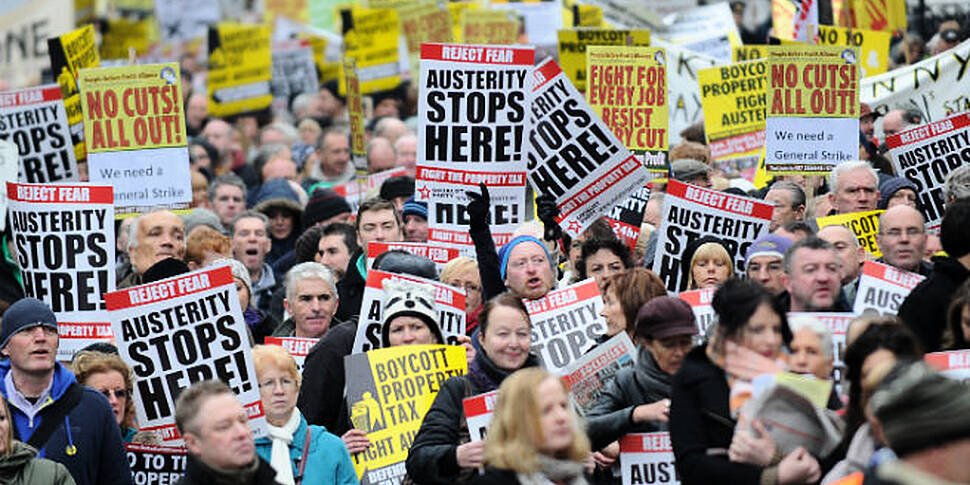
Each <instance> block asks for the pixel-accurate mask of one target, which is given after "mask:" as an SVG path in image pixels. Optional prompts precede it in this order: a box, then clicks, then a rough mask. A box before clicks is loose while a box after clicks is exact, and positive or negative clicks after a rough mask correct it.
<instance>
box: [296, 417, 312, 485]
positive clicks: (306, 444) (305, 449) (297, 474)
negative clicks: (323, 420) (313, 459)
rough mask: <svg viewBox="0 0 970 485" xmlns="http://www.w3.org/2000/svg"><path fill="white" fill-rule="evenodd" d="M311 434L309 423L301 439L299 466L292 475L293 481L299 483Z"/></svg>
mask: <svg viewBox="0 0 970 485" xmlns="http://www.w3.org/2000/svg"><path fill="white" fill-rule="evenodd" d="M311 435H313V428H311V427H310V425H309V424H307V426H306V438H304V439H303V455H302V456H300V467H299V469H298V470H297V472H296V476H295V477H293V481H294V483H296V485H300V482H302V481H303V470H305V469H306V457H307V453H309V452H310V436H311Z"/></svg>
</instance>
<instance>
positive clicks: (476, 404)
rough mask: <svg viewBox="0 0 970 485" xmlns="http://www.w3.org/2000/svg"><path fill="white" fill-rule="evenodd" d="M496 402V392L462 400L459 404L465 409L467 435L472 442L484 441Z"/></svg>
mask: <svg viewBox="0 0 970 485" xmlns="http://www.w3.org/2000/svg"><path fill="white" fill-rule="evenodd" d="M496 401H498V391H492V392H486V393H485V394H479V395H477V396H471V397H466V398H465V399H463V400H462V402H461V404H462V406H463V407H464V408H465V420H466V421H467V422H468V434H469V435H470V436H471V440H472V441H484V440H485V436H486V435H487V434H488V425H489V424H491V423H492V414H493V413H494V412H495V403H496Z"/></svg>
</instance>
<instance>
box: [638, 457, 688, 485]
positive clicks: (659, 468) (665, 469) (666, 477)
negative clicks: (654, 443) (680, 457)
mask: <svg viewBox="0 0 970 485" xmlns="http://www.w3.org/2000/svg"><path fill="white" fill-rule="evenodd" d="M676 473H677V472H676V468H675V467H674V462H672V461H662V462H659V463H633V464H632V465H631V466H630V485H645V484H652V483H670V482H671V481H672V479H673V478H674V477H676V476H677V475H676Z"/></svg>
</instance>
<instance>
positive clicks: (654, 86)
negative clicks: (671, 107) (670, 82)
mask: <svg viewBox="0 0 970 485" xmlns="http://www.w3.org/2000/svg"><path fill="white" fill-rule="evenodd" d="M586 72H587V73H588V74H589V79H588V80H587V84H586V86H587V87H586V101H587V102H589V105H590V107H591V108H592V109H593V112H595V113H596V114H597V115H599V116H600V118H602V119H603V122H604V123H606V126H607V127H609V129H610V131H612V132H613V134H615V135H616V137H617V138H618V139H619V140H620V141H621V142H622V143H623V144H624V145H625V146H626V147H627V148H629V149H630V150H632V151H633V152H634V153H636V154H637V155H638V156H639V158H640V161H641V163H642V164H643V165H644V166H645V167H646V168H647V170H650V171H652V172H663V173H666V172H667V155H666V151H667V147H668V143H669V139H668V134H667V128H668V127H667V54H666V52H665V51H664V50H663V49H658V48H654V47H625V46H589V47H587V48H586Z"/></svg>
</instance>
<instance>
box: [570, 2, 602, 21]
mask: <svg viewBox="0 0 970 485" xmlns="http://www.w3.org/2000/svg"><path fill="white" fill-rule="evenodd" d="M564 7H565V8H564V10H563V12H564V13H565V15H564V16H563V25H572V26H573V27H606V25H604V22H603V9H602V8H601V7H599V6H596V5H583V4H580V3H575V2H574V3H572V4H571V5H569V4H568V2H566V4H564Z"/></svg>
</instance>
